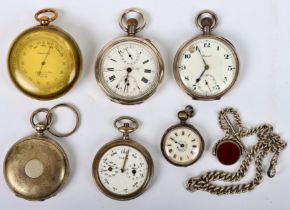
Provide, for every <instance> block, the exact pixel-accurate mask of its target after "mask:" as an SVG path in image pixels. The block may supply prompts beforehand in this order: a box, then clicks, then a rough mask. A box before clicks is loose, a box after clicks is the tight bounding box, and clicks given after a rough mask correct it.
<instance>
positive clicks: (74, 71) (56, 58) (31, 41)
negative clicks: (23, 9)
mask: <svg viewBox="0 0 290 210" xmlns="http://www.w3.org/2000/svg"><path fill="white" fill-rule="evenodd" d="M46 14H52V17H49V16H46ZM57 17H58V13H57V11H56V10H54V9H43V10H40V11H39V12H37V13H36V14H35V19H36V20H37V21H38V22H39V23H40V25H38V26H35V27H32V28H29V29H27V30H25V31H24V32H22V33H21V34H20V35H19V36H18V37H17V38H16V39H15V41H14V42H13V44H12V45H11V48H10V50H9V54H8V69H9V74H10V77H11V79H12V81H13V83H14V84H15V86H16V87H17V88H18V89H19V90H20V91H22V92H23V93H24V94H26V95H28V96H30V97H32V98H34V99H39V100H51V99H54V98H57V97H60V96H62V95H64V94H65V93H66V92H68V91H69V90H70V89H71V88H72V87H73V86H74V84H75V83H76V82H77V80H78V78H79V77H80V74H81V68H82V57H81V52H80V50H79V47H78V45H77V43H76V42H75V41H74V39H73V38H72V37H71V36H70V35H69V34H68V33H66V32H65V31H63V30H62V29H61V28H59V27H57V26H53V25H50V23H51V22H53V21H54V20H55V19H57Z"/></svg>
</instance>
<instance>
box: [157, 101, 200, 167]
mask: <svg viewBox="0 0 290 210" xmlns="http://www.w3.org/2000/svg"><path fill="white" fill-rule="evenodd" d="M193 114H194V111H193V108H192V106H190V105H188V106H186V107H185V109H184V110H182V111H180V112H178V115H177V116H178V118H179V119H180V123H179V124H176V125H173V126H171V127H170V128H168V129H167V130H166V131H165V133H164V135H163V137H162V140H161V151H162V153H163V155H164V157H165V158H166V159H167V160H168V161H169V162H170V163H172V164H173V165H176V166H189V165H192V164H193V163H195V162H196V161H197V160H198V159H199V158H200V156H201V154H202V152H203V150H204V141H203V138H202V136H201V134H200V133H199V132H198V130H197V129H196V128H195V127H193V126H192V125H190V124H187V123H186V121H187V119H188V118H190V117H193Z"/></svg>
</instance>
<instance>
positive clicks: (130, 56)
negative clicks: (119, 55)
mask: <svg viewBox="0 0 290 210" xmlns="http://www.w3.org/2000/svg"><path fill="white" fill-rule="evenodd" d="M126 52H127V53H128V55H129V58H131V60H133V57H132V55H131V54H130V53H129V51H128V49H127V48H126Z"/></svg>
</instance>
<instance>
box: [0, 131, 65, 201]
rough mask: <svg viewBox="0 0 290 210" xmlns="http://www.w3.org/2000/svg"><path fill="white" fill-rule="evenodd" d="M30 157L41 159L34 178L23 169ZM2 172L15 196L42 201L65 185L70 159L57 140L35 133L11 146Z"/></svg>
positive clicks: (31, 158)
mask: <svg viewBox="0 0 290 210" xmlns="http://www.w3.org/2000/svg"><path fill="white" fill-rule="evenodd" d="M31 160H37V161H40V163H41V164H42V166H43V168H42V173H41V174H40V175H39V176H37V177H30V176H29V175H28V174H27V172H26V165H27V163H28V162H29V161H31ZM32 170H39V169H32ZM3 172H4V176H5V180H6V182H7V184H8V186H9V187H10V189H11V190H12V191H13V192H14V193H15V194H16V196H18V197H21V198H24V199H26V200H34V201H35V200H37V201H43V200H45V199H48V198H50V197H52V196H54V195H56V194H57V193H58V192H59V191H60V190H61V189H62V187H63V186H64V184H65V182H66V180H67V178H68V176H69V161H68V158H67V156H66V153H65V152H64V150H63V148H62V147H61V146H60V145H59V144H58V143H57V142H56V141H54V140H52V139H50V138H48V137H46V136H42V135H37V134H36V135H33V136H29V137H26V138H23V139H21V140H19V141H17V142H16V143H15V144H14V145H13V146H12V147H11V148H10V150H9V151H8V153H7V154H6V157H5V161H4V166H3Z"/></svg>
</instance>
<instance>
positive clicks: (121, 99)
mask: <svg viewBox="0 0 290 210" xmlns="http://www.w3.org/2000/svg"><path fill="white" fill-rule="evenodd" d="M122 42H136V43H139V44H141V45H144V46H146V47H147V48H149V49H150V50H151V51H152V52H153V53H154V55H155V60H156V62H157V65H158V66H157V70H158V80H157V81H156V83H155V84H154V87H153V88H152V89H151V91H149V92H147V94H146V95H144V96H142V97H136V98H133V99H125V98H124V97H120V96H117V95H116V94H114V93H113V92H112V91H110V90H108V89H107V88H106V85H105V83H106V82H105V81H104V80H103V77H102V60H103V58H104V55H105V54H106V52H108V51H109V50H110V49H112V48H113V47H114V46H115V45H117V44H119V43H122ZM95 76H96V80H97V82H98V84H99V86H100V87H101V88H102V90H103V91H104V92H105V93H106V95H107V96H108V97H109V98H110V100H111V101H113V102H116V103H120V104H124V105H135V104H141V103H143V102H144V101H145V100H146V99H148V98H149V97H150V96H152V95H153V94H154V93H155V92H156V91H157V89H158V87H159V85H160V83H161V82H162V80H163V77H164V63H163V59H162V57H161V54H160V52H159V51H158V49H157V48H156V47H155V46H154V45H153V44H152V43H151V41H150V40H148V39H143V38H140V37H136V36H123V37H119V38H116V39H114V40H112V41H111V42H109V43H108V44H106V45H105V46H104V47H103V49H102V50H101V51H100V52H99V54H98V56H97V61H96V65H95Z"/></svg>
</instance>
